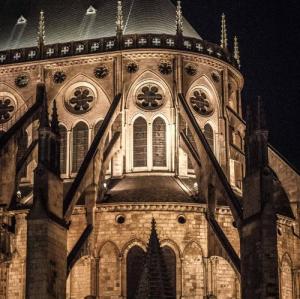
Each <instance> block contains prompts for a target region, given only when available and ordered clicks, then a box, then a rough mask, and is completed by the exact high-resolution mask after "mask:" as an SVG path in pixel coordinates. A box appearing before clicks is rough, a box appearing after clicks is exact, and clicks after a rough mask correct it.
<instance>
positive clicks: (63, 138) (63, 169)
mask: <svg viewBox="0 0 300 299" xmlns="http://www.w3.org/2000/svg"><path fill="white" fill-rule="evenodd" d="M59 135H60V149H59V152H60V154H59V157H60V173H61V174H66V173H67V129H66V127H65V126H63V125H59Z"/></svg>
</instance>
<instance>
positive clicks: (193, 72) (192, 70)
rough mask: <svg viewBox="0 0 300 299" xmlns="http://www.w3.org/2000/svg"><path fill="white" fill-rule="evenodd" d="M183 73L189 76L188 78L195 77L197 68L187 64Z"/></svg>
mask: <svg viewBox="0 0 300 299" xmlns="http://www.w3.org/2000/svg"><path fill="white" fill-rule="evenodd" d="M185 72H186V73H187V74H188V75H189V76H195V75H196V74H197V68H196V67H195V66H194V65H192V64H188V65H187V66H186V67H185Z"/></svg>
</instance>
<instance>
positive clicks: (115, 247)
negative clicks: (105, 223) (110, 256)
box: [97, 240, 121, 257]
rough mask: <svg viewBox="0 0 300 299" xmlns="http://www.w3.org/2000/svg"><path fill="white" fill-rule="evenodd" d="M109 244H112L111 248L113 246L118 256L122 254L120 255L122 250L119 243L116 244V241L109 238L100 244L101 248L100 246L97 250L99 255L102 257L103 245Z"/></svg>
mask: <svg viewBox="0 0 300 299" xmlns="http://www.w3.org/2000/svg"><path fill="white" fill-rule="evenodd" d="M107 244H110V245H111V248H113V250H114V252H115V255H116V256H120V255H121V253H120V250H119V248H118V246H117V244H116V243H115V242H113V241H110V240H108V241H105V242H103V243H102V244H101V245H100V246H99V248H98V250H97V252H98V256H99V257H100V255H101V251H102V249H103V247H104V246H106V245H107Z"/></svg>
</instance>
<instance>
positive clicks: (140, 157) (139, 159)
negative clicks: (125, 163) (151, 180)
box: [133, 117, 148, 167]
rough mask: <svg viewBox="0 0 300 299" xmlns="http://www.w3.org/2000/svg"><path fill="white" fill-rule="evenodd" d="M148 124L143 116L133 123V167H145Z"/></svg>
mask: <svg viewBox="0 0 300 299" xmlns="http://www.w3.org/2000/svg"><path fill="white" fill-rule="evenodd" d="M147 131H148V124H147V122H146V120H145V119H144V118H143V117H138V118H137V119H136V120H135V121H134V123H133V167H147V164H148V163H147V147H148V146H147V135H148V133H147Z"/></svg>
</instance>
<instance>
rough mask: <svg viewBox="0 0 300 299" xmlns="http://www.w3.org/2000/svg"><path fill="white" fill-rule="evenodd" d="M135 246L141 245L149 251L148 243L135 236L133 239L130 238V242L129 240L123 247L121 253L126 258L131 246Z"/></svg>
mask: <svg viewBox="0 0 300 299" xmlns="http://www.w3.org/2000/svg"><path fill="white" fill-rule="evenodd" d="M133 246H139V247H141V248H142V249H143V250H144V251H145V252H146V251H147V244H146V243H145V242H144V241H142V240H140V239H138V238H134V239H132V240H130V241H129V242H127V243H126V244H125V245H124V246H123V247H122V249H121V252H120V255H121V256H122V257H123V258H125V257H126V256H127V253H128V251H129V250H130V248H132V247H133Z"/></svg>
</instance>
